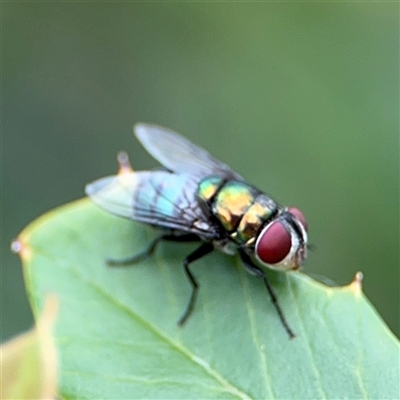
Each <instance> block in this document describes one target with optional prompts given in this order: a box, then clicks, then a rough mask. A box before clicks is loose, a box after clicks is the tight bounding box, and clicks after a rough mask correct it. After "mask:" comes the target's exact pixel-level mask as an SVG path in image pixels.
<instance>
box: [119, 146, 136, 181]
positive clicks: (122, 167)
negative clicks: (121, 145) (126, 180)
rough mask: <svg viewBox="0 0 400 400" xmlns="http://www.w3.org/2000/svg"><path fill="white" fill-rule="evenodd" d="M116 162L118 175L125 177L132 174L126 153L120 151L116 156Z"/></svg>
mask: <svg viewBox="0 0 400 400" xmlns="http://www.w3.org/2000/svg"><path fill="white" fill-rule="evenodd" d="M117 161H118V165H119V170H118V175H125V174H130V173H132V172H133V168H132V166H131V163H130V161H129V156H128V153H126V152H125V151H120V152H119V153H118V155H117Z"/></svg>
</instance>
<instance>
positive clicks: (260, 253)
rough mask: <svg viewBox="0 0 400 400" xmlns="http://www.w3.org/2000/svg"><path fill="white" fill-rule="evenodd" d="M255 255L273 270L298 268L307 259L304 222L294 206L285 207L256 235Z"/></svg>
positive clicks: (305, 225)
mask: <svg viewBox="0 0 400 400" xmlns="http://www.w3.org/2000/svg"><path fill="white" fill-rule="evenodd" d="M255 256H256V258H257V259H258V260H259V261H260V262H261V263H262V264H264V265H267V266H268V267H270V268H274V269H277V270H281V271H282V270H283V271H287V270H296V269H299V268H300V266H301V265H302V264H303V262H304V260H305V259H306V257H307V222H306V220H305V218H304V215H303V214H302V212H301V211H300V210H299V209H298V208H296V207H288V208H286V209H284V211H283V212H282V213H281V214H279V216H278V217H277V218H275V219H274V220H273V221H271V222H269V223H268V224H267V225H266V226H265V227H264V228H263V229H262V231H261V232H260V234H259V235H258V237H257V240H256V244H255Z"/></svg>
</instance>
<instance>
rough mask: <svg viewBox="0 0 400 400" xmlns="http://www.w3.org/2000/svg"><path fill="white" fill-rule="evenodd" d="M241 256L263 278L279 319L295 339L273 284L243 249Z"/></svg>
mask: <svg viewBox="0 0 400 400" xmlns="http://www.w3.org/2000/svg"><path fill="white" fill-rule="evenodd" d="M240 258H241V259H242V261H243V263H244V265H245V267H246V268H247V270H248V271H249V272H250V273H251V274H253V275H255V276H257V277H258V278H261V279H262V280H263V281H264V284H265V287H266V288H267V291H268V293H269V296H270V297H271V300H272V304H273V305H274V307H275V309H276V311H277V313H278V315H279V319H280V320H281V322H282V325H283V327H284V328H285V330H286V332H287V333H288V335H289V338H290V339H293V338H294V337H295V336H296V335H295V334H294V333H293V331H292V330H291V329H290V327H289V324H288V323H287V321H286V318H285V316H284V314H283V311H282V309H281V306H280V305H279V303H278V298H277V297H276V294H275V292H274V290H273V289H272V286H271V284H270V283H269V282H268V279H267V277H266V275H265V273H264V272H263V271H262V270H261V269H260V268H259V267H257V266H256V265H255V264H254V262H253V261H252V260H251V258H250V256H249V255H248V254H246V253H245V252H243V251H241V252H240Z"/></svg>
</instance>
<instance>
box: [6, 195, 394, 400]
mask: <svg viewBox="0 0 400 400" xmlns="http://www.w3.org/2000/svg"><path fill="white" fill-rule="evenodd" d="M156 234H157V232H156V231H154V230H153V229H152V228H149V227H145V226H143V225H140V224H137V223H134V222H131V221H126V220H122V219H118V218H116V217H114V216H112V215H109V214H107V213H105V212H103V211H101V210H99V209H98V208H96V207H95V206H94V205H92V204H91V203H90V202H89V201H88V200H80V201H78V202H76V203H73V204H71V205H67V206H64V207H62V208H60V209H57V210H55V211H53V212H50V213H48V214H46V215H45V216H43V217H41V218H39V219H38V220H37V221H35V222H33V223H32V224H31V225H30V226H28V227H27V228H26V229H25V230H24V231H23V232H22V234H21V235H20V236H19V238H18V241H17V242H16V243H14V248H17V249H18V250H19V253H20V256H21V258H22V261H23V267H24V274H25V281H26V287H27V291H28V294H29V298H30V303H31V305H32V308H33V310H34V313H35V314H36V315H38V314H39V313H40V310H41V309H42V307H43V302H44V298H45V295H46V294H47V293H49V292H53V293H56V294H57V296H58V298H59V301H60V311H59V319H58V323H57V325H56V330H55V336H56V345H57V348H58V351H59V353H60V357H61V370H60V379H61V382H60V389H59V391H60V395H61V397H62V398H64V399H73V398H77V399H78V398H79V399H83V398H91V399H94V398H103V399H105V398H163V399H165V398H202V399H205V398H218V399H225V398H240V399H249V398H252V399H256V398H257V399H260V398H264V399H266V398H268V399H275V398H281V399H283V398H285V399H306V398H312V399H317V398H318V399H324V398H325V399H332V398H363V399H366V398H374V399H378V398H392V399H394V398H398V396H399V354H400V352H399V343H398V341H397V339H396V338H395V337H394V336H393V335H392V333H391V332H390V331H389V329H388V328H387V327H386V325H385V324H384V323H383V322H382V320H381V319H380V317H379V316H378V315H377V313H376V311H375V310H374V308H373V307H372V306H371V305H370V304H369V302H368V300H367V299H366V298H365V296H364V294H363V293H362V291H361V286H360V282H359V281H357V280H356V281H355V282H353V283H352V284H350V285H349V286H346V287H341V288H329V287H325V286H323V285H321V284H319V283H317V282H315V281H313V280H311V279H310V278H308V277H307V276H306V275H303V274H302V273H296V272H291V273H278V272H273V271H268V276H269V278H270V280H271V282H272V284H273V286H274V288H275V290H276V292H277V295H278V297H279V301H280V304H281V306H282V309H283V310H284V313H285V315H286V318H287V320H288V322H289V324H290V326H291V327H292V329H293V330H294V332H295V333H296V335H297V337H296V338H295V339H293V340H289V338H288V335H287V333H286V332H285V331H284V329H283V327H282V325H281V323H280V321H279V319H278V317H277V313H276V310H275V309H274V307H273V306H272V304H271V301H270V299H269V296H268V294H267V292H266V290H265V287H264V286H263V284H262V282H261V281H260V280H259V279H257V278H256V277H253V276H251V275H249V274H247V273H246V272H245V271H244V270H243V268H242V266H241V264H240V261H239V260H238V259H237V258H236V257H229V256H226V255H224V254H221V253H218V252H215V253H213V254H212V255H209V256H207V257H205V258H204V259H201V260H199V261H198V262H196V263H195V264H193V268H192V270H193V271H194V274H195V275H196V277H197V278H198V280H199V282H200V286H201V288H200V291H199V297H198V302H197V305H196V308H195V311H194V313H193V315H192V316H191V318H190V319H189V321H188V323H187V324H186V326H185V327H184V328H179V327H178V326H177V324H176V323H177V320H178V318H179V317H180V316H181V314H182V312H183V311H184V309H185V307H186V305H187V302H188V300H189V296H190V286H189V283H188V282H187V280H186V278H185V275H184V271H183V269H182V259H183V257H184V256H185V255H187V254H188V253H189V252H190V250H191V249H193V248H194V245H193V244H177V243H162V244H161V245H160V246H159V247H158V249H157V251H156V254H155V255H154V256H152V257H149V258H147V259H146V260H144V261H143V262H140V263H138V264H137V265H135V266H132V267H128V268H109V267H107V266H106V265H105V260H106V259H107V258H123V257H127V256H130V255H132V254H134V253H136V252H139V251H140V250H143V248H145V247H146V244H148V242H149V241H150V240H151V238H152V237H154V236H155V235H156ZM366 279H368V277H366Z"/></svg>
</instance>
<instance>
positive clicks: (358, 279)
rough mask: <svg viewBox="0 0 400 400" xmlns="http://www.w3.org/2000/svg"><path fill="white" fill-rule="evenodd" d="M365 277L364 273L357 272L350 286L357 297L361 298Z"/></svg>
mask: <svg viewBox="0 0 400 400" xmlns="http://www.w3.org/2000/svg"><path fill="white" fill-rule="evenodd" d="M363 278H364V275H363V273H362V272H360V271H359V272H357V273H356V275H355V276H354V279H353V281H352V282H351V283H350V285H348V288H349V289H350V290H351V291H352V292H353V293H354V295H355V296H359V295H360V294H361V293H362V280H363Z"/></svg>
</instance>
